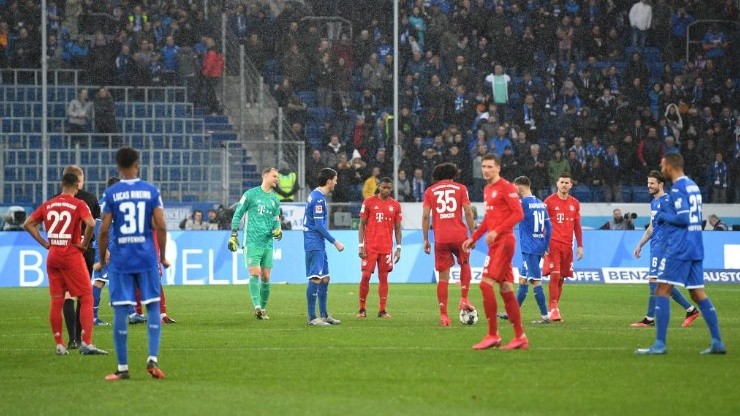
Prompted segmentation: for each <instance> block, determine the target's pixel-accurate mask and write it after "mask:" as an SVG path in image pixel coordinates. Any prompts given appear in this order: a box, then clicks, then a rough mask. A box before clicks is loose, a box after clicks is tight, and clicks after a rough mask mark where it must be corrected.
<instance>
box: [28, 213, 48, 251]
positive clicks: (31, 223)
mask: <svg viewBox="0 0 740 416" xmlns="http://www.w3.org/2000/svg"><path fill="white" fill-rule="evenodd" d="M40 223H41V221H39V220H37V219H36V218H35V217H33V216H30V217H28V218H26V222H24V223H23V228H25V229H26V231H28V233H29V234H31V237H33V239H34V240H36V242H38V243H39V244H41V246H42V247H44V248H45V249H47V250H48V249H49V246H50V245H51V244H49V242H48V241H46V240H44V238H43V237H41V233H40V232H39V228H38V225H39V224H40Z"/></svg>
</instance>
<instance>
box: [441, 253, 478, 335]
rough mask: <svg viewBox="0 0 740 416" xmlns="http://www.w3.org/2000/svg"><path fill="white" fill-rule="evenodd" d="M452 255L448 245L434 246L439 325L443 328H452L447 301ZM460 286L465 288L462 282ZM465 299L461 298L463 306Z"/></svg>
mask: <svg viewBox="0 0 740 416" xmlns="http://www.w3.org/2000/svg"><path fill="white" fill-rule="evenodd" d="M459 251H462V250H459ZM452 255H453V253H452V252H451V250H450V249H449V247H448V246H447V245H445V244H436V243H435V244H434V269H435V270H437V275H438V276H439V279H438V280H437V305H439V324H440V325H441V326H450V324H451V322H450V317H449V316H448V315H447V300H448V298H449V285H450V266H452V264H453V258H452ZM458 259H459V257H458ZM468 284H470V282H468ZM460 286H461V288H462V286H464V284H463V282H462V280H461V281H460ZM461 290H462V289H461ZM465 298H466V297H465V296H461V299H460V303H461V304H462V303H463V299H465Z"/></svg>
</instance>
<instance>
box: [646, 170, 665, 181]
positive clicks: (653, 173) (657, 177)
mask: <svg viewBox="0 0 740 416" xmlns="http://www.w3.org/2000/svg"><path fill="white" fill-rule="evenodd" d="M648 178H653V179H655V180H656V181H658V182H660V183H665V175H663V172H661V171H659V170H651V171H650V174H648Z"/></svg>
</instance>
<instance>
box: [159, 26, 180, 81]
mask: <svg viewBox="0 0 740 416" xmlns="http://www.w3.org/2000/svg"><path fill="white" fill-rule="evenodd" d="M179 53H180V47H179V46H177V45H175V38H174V37H173V36H167V37H166V38H165V44H164V46H163V47H162V49H161V50H160V52H159V55H160V56H161V57H162V69H163V75H162V82H163V84H164V85H176V84H178V83H179V80H178V73H179V68H178V60H177V55H178V54H179Z"/></svg>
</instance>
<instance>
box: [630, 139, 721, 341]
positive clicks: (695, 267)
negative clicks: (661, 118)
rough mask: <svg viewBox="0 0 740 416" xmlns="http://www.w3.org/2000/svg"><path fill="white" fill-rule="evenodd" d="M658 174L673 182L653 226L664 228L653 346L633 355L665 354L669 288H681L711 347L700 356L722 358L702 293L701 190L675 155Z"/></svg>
mask: <svg viewBox="0 0 740 416" xmlns="http://www.w3.org/2000/svg"><path fill="white" fill-rule="evenodd" d="M660 166H661V170H662V172H663V174H664V175H665V177H666V178H667V179H670V180H671V182H673V187H672V188H671V193H670V194H669V195H670V197H669V199H668V203H667V204H661V207H660V210H659V211H658V212H657V213H656V214H655V222H656V223H657V224H658V225H661V226H664V227H665V233H666V240H665V241H666V242H670V244H666V245H665V247H664V248H665V252H664V256H665V257H664V258H663V259H662V260H661V261H660V264H659V265H658V279H657V282H658V288H657V289H656V291H655V294H656V296H657V297H656V298H655V327H656V331H655V343H653V345H652V346H650V347H649V348H641V349H638V350H637V351H635V352H636V353H637V354H647V355H657V354H665V353H666V352H668V350H667V348H666V335H667V333H668V324H669V322H670V320H671V308H670V304H669V301H668V297H669V296H670V295H671V291H672V290H673V286H685V287H686V288H687V289H688V290H689V293H691V298H692V299H693V300H694V302H696V303H697V304H698V305H699V310H701V314H702V315H703V317H704V321H706V323H707V327H709V333H710V334H711V337H712V344H711V345H710V346H709V348H707V349H705V350H704V351H702V354H725V353H726V352H727V350H726V349H725V344H724V343H723V342H722V337H721V336H720V333H719V323H718V319H717V311H716V310H715V309H714V305H712V302H711V301H710V300H709V298H708V297H707V295H706V293H705V292H704V271H703V268H702V262H703V260H704V244H703V242H702V236H701V231H702V230H701V221H702V213H701V205H702V204H701V190H700V189H699V187H698V186H697V185H696V183H694V181H692V180H691V179H689V178H688V177H687V176H685V175H684V171H683V169H684V160H683V157H682V156H681V155H680V154H678V153H674V154H669V155H665V156H664V157H663V159H662V160H661V162H660Z"/></svg>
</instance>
